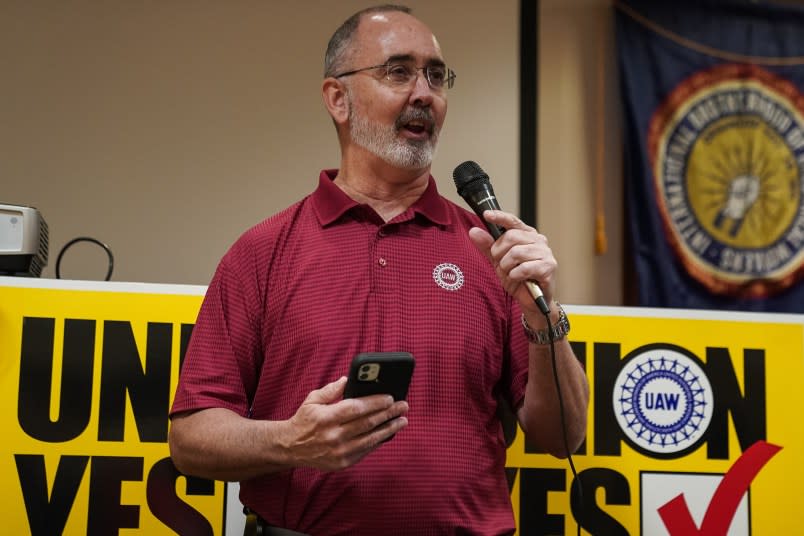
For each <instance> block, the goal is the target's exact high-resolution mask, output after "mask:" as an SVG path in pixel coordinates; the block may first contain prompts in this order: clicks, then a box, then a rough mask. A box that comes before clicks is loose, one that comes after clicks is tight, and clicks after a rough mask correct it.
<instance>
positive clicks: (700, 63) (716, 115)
mask: <svg viewBox="0 0 804 536" xmlns="http://www.w3.org/2000/svg"><path fill="white" fill-rule="evenodd" d="M615 5H616V8H617V18H616V24H617V49H618V58H619V66H620V71H621V77H622V93H623V108H624V133H625V161H624V162H625V174H626V179H625V184H626V191H627V194H626V195H627V197H626V199H627V205H628V211H629V212H628V229H629V233H630V237H631V241H632V246H633V253H634V262H635V271H636V275H637V279H638V281H637V287H638V293H639V304H640V305H645V306H653V307H685V308H704V309H735V310H756V311H763V310H764V311H780V312H799V313H804V282H802V275H804V198H803V197H804V196H802V188H803V187H804V8H803V7H800V6H789V5H788V6H781V5H771V4H766V3H763V2H753V1H752V2H748V1H738V0H718V1H711V0H710V1H705V0H695V1H692V0H677V1H675V2H655V1H651V0H622V1H619V2H617V3H616V4H615Z"/></svg>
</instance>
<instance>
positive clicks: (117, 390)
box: [14, 317, 215, 536]
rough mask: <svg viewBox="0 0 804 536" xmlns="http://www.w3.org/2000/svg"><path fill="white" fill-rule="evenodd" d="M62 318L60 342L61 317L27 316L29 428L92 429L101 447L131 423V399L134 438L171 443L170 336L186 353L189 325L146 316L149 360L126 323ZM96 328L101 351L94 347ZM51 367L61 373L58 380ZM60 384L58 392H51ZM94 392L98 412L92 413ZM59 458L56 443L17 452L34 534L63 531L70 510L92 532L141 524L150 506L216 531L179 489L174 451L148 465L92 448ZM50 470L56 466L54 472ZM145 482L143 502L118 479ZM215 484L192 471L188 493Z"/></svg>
mask: <svg viewBox="0 0 804 536" xmlns="http://www.w3.org/2000/svg"><path fill="white" fill-rule="evenodd" d="M59 324H60V325H59V326H58V328H59V329H58V332H59V333H60V334H61V340H60V341H57V340H56V332H57V329H56V328H57V321H56V319H54V318H32V317H26V318H24V320H23V331H22V344H21V354H20V374H19V393H18V405H17V407H18V412H17V419H18V422H19V426H20V427H21V429H22V430H23V431H24V432H25V434H27V436H29V437H30V438H32V439H34V440H37V441H41V442H42V443H43V444H58V445H64V444H69V442H71V441H74V440H76V439H77V438H80V437H89V438H90V443H92V440H95V442H96V444H97V445H111V444H122V443H123V442H124V438H125V430H126V426H127V425H131V424H132V423H130V422H129V423H127V422H126V421H127V417H126V415H127V413H126V411H127V410H126V407H127V403H126V401H127V399H128V401H129V402H130V407H131V412H132V415H133V420H134V422H133V424H134V425H135V427H136V434H137V438H138V441H139V442H140V443H146V444H147V443H153V444H165V443H166V442H167V431H168V410H169V399H170V395H171V391H170V390H171V362H172V361H173V351H172V349H173V341H174V337H175V338H178V339H179V348H180V355H181V356H184V351H185V349H186V346H187V342H188V340H189V336H190V332H191V329H192V326H191V325H186V324H185V325H180V326H179V325H178V324H177V325H173V324H169V323H156V322H153V323H148V324H147V328H146V330H147V344H146V350H145V359H144V361H143V360H141V357H140V351H139V350H138V346H137V344H136V342H135V337H134V331H133V329H132V325H131V323H129V322H124V321H110V320H108V321H103V322H96V321H95V320H84V319H66V320H63V321H59ZM99 324H101V326H99ZM101 328H102V329H101ZM99 334H101V335H102V341H101V344H100V348H101V351H100V355H96V337H97V336H98V335H99ZM57 343H58V344H57ZM57 346H58V347H61V348H62V352H61V353H62V357H61V360H60V362H59V360H58V359H57V358H56V357H55V356H54V348H55V347H57ZM143 363H144V366H143ZM98 368H99V369H100V370H99V371H96V369H98ZM55 370H59V371H60V374H59V375H55V376H56V377H55V378H54V371H55ZM96 372H99V374H97V373H96ZM96 378H99V381H98V382H96ZM54 382H57V389H56V392H58V393H59V394H58V399H57V400H53V399H52V398H53V396H52V393H53V392H54V389H53V387H54V386H53V383H54ZM95 397H98V399H97V400H98V404H97V414H96V415H93V400H95ZM51 406H55V407H56V408H57V409H56V414H57V417H56V418H52V417H51ZM90 423H97V426H96V428H95V429H90V428H89V427H90ZM128 451H129V452H132V451H133V452H136V451H137V449H136V448H129V449H128ZM48 458H49V459H48ZM53 458H54V456H53V454H52V450H51V453H50V454H47V455H46V454H38V453H33V452H29V451H26V452H18V453H16V454H15V455H14V459H15V464H16V468H17V474H18V477H19V486H20V489H21V493H22V496H23V498H24V502H25V510H26V513H27V516H28V524H29V526H30V531H31V535H32V536H54V535H58V534H62V532H63V531H64V529H65V526H66V525H67V523H68V520H69V519H70V518H71V517H72V518H73V519H75V518H82V519H85V520H86V534H87V535H90V536H95V535H97V536H101V535H109V534H118V530H119V529H126V528H138V527H140V517H141V512H140V509H141V508H144V507H147V508H148V509H149V510H150V512H151V514H153V516H155V517H156V518H157V519H158V520H159V521H161V522H162V523H163V524H164V526H165V527H167V528H169V529H172V531H175V532H176V533H178V534H193V535H195V534H199V535H212V534H213V530H212V527H211V525H210V523H209V521H208V520H207V519H206V518H205V517H204V516H203V515H202V514H201V513H200V512H198V511H196V510H195V509H194V508H193V507H192V506H190V505H189V504H187V502H185V501H183V500H182V499H181V498H180V497H179V495H178V494H177V492H176V490H177V480H178V479H179V477H180V474H179V473H178V471H177V470H176V468H175V467H174V466H173V463H172V462H171V460H170V458H169V457H163V458H161V459H159V460H156V461H154V462H153V463H152V464H151V465H150V467H146V466H145V458H144V457H142V456H129V455H125V456H109V455H100V454H96V453H94V452H91V451H87V452H85V453H82V454H64V455H59V456H55V458H56V459H53ZM48 468H51V470H54V473H51V474H50V475H48ZM53 468H55V469H53ZM139 481H144V482H145V483H146V496H145V500H146V504H143V505H139V504H126V502H125V501H124V500H123V497H122V496H121V486H122V485H123V483H125V482H139ZM49 482H52V485H49V484H48V483H49ZM86 485H88V487H89V494H88V506H87V507H86V511H80V512H76V511H75V510H76V496H77V494H78V491H79V488H80V487H82V486H86ZM214 492H215V487H214V483H213V482H211V481H208V480H202V479H196V478H187V479H186V492H185V493H186V495H188V496H211V495H213V494H214Z"/></svg>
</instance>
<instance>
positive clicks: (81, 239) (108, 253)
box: [56, 236, 114, 281]
mask: <svg viewBox="0 0 804 536" xmlns="http://www.w3.org/2000/svg"><path fill="white" fill-rule="evenodd" d="M77 242H92V243H93V244H97V245H98V246H100V247H102V248H103V250H104V251H105V252H106V256H107V257H109V269H108V270H107V271H106V279H104V281H108V280H109V279H111V277H112V271H113V270H114V255H112V250H111V249H109V246H107V245H106V244H104V243H103V242H101V241H100V240H98V239H97V238H92V237H91V236H79V237H78V238H73V239H72V240H70V241H69V242H67V243H66V244H64V246H62V248H61V251H59V256H58V257H56V279H61V270H60V268H59V267H60V266H61V258H62V256H63V255H64V252H66V251H67V249H68V248H69V247H70V246H72V245H73V244H75V243H77Z"/></svg>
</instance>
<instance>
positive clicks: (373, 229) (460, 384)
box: [170, 6, 588, 536]
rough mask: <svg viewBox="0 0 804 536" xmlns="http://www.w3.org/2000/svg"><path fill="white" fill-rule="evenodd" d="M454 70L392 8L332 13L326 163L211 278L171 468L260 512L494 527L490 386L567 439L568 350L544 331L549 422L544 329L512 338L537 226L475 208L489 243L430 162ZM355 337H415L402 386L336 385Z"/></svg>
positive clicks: (574, 391) (548, 271) (526, 302)
mask: <svg viewBox="0 0 804 536" xmlns="http://www.w3.org/2000/svg"><path fill="white" fill-rule="evenodd" d="M453 79H454V75H453V74H452V71H450V70H449V69H447V68H446V66H445V63H444V59H443V56H442V53H441V49H440V47H439V45H438V42H437V41H436V39H435V37H434V36H433V34H432V32H431V31H430V30H429V29H428V28H427V26H425V25H424V24H423V23H422V22H421V21H419V20H418V19H416V18H414V17H413V16H412V15H411V14H410V12H409V10H408V9H407V8H404V7H400V6H381V7H376V8H370V9H367V10H363V11H361V12H359V13H357V14H355V15H354V16H353V17H351V18H350V19H348V20H347V21H346V22H345V23H344V24H343V25H342V26H341V28H339V29H338V31H336V33H335V34H334V35H333V37H332V39H331V41H330V44H329V47H328V50H327V54H326V60H325V79H324V82H323V88H322V94H323V100H324V104H325V105H326V107H327V110H328V111H329V113H330V115H331V117H332V120H333V122H334V123H335V127H336V130H337V133H338V139H339V142H340V145H341V154H342V158H341V165H340V168H339V169H338V170H329V171H324V172H322V173H321V177H320V179H319V186H318V189H317V190H316V191H315V192H314V193H313V194H311V195H310V196H308V197H306V198H304V199H303V200H301V201H300V202H298V203H296V204H295V205H293V206H291V207H289V208H288V209H286V210H284V211H282V212H280V213H279V214H276V215H274V216H273V217H271V218H269V219H267V220H265V221H264V222H262V223H260V224H259V225H257V226H256V227H254V228H252V229H251V230H249V231H248V232H246V233H245V234H244V235H243V236H242V237H241V238H240V239H239V240H238V241H237V242H236V243H235V244H234V245H233V247H232V248H231V249H230V251H229V252H228V253H227V254H226V256H225V257H224V258H223V259H222V260H221V263H220V265H219V267H218V270H217V272H216V274H215V277H214V278H213V280H212V282H211V283H210V286H209V289H208V291H207V295H206V298H205V300H204V304H203V306H202V308H201V311H200V313H199V318H198V321H197V323H196V326H195V329H194V332H193V337H192V341H191V344H190V347H189V349H188V352H187V356H186V359H185V362H184V365H183V369H182V374H181V378H180V382H179V387H178V390H177V394H176V398H175V402H174V406H173V409H172V414H171V416H172V427H171V432H170V448H171V455H172V457H173V460H174V463H175V464H176V466H177V467H178V468H179V469H180V470H181V471H182V472H184V473H186V474H192V475H198V476H203V477H207V478H215V479H220V480H232V481H240V482H241V500H242V501H243V503H244V504H246V505H247V507H248V508H250V509H251V510H252V511H254V512H256V513H257V514H259V515H260V516H261V518H263V519H264V520H265V522H266V523H267V524H268V525H271V526H275V527H284V528H287V529H293V530H296V531H301V532H304V533H308V534H315V535H326V536H331V535H339V534H343V535H346V534H348V535H372V536H376V535H383V536H389V535H394V534H399V535H402V534H404V535H411V534H415V535H423V534H483V535H492V534H494V535H496V534H512V533H513V531H514V528H515V527H514V518H513V513H512V509H511V504H510V499H509V496H508V489H507V485H506V480H505V474H504V465H505V442H504V438H503V433H502V428H501V425H500V421H499V418H498V417H497V406H498V403H497V400H498V396H502V397H504V398H505V399H507V401H508V402H509V404H510V405H511V407H513V408H515V412H516V416H517V419H518V420H519V423H520V425H521V427H522V428H523V430H524V431H525V433H526V434H527V436H528V439H529V440H530V441H531V442H532V443H533V444H534V445H538V446H539V447H541V448H543V449H544V450H545V451H547V452H550V453H552V454H554V455H556V456H566V455H567V454H568V452H567V448H568V449H569V450H570V451H573V450H575V449H576V448H577V447H578V445H579V444H580V442H581V441H582V440H583V437H584V434H585V428H586V409H587V404H588V387H587V383H586V378H585V375H584V372H583V370H582V368H581V366H580V365H579V363H578V361H577V360H576V359H575V356H574V355H573V353H572V349H571V347H570V345H569V343H568V342H567V339H566V337H564V336H563V334H562V335H560V339H559V340H557V341H556V342H555V348H556V353H557V356H556V357H557V361H556V362H557V370H558V375H559V377H560V381H561V384H560V385H561V393H562V395H563V407H564V413H565V417H566V419H565V422H566V430H563V429H562V420H561V418H560V413H559V401H558V398H557V396H556V386H555V384H554V380H553V369H552V365H551V359H550V349H549V345H545V344H537V343H529V342H528V339H527V338H526V333H525V329H523V323H522V320H521V318H524V320H525V322H526V323H527V324H526V326H527V327H526V329H527V330H528V331H530V332H533V331H538V330H544V329H545V328H546V326H547V322H546V318H545V317H544V316H543V314H542V313H541V312H540V311H539V309H538V308H537V307H536V305H535V304H534V301H533V299H532V298H531V296H530V294H529V293H528V291H527V289H526V287H525V285H524V282H525V281H529V280H530V281H536V282H538V283H539V285H540V286H541V288H542V289H543V291H544V296H545V298H546V300H547V303H549V304H550V308H551V313H550V315H551V320H552V323H554V324H555V323H557V322H558V321H559V315H560V314H561V309H560V306H559V305H558V304H557V303H555V302H554V301H553V291H554V286H555V285H554V280H555V270H556V261H555V259H554V257H553V255H552V252H551V251H550V249H549V247H548V245H547V240H546V238H545V237H544V236H543V235H541V234H539V233H538V232H537V231H536V230H535V229H533V228H532V227H529V226H527V225H525V224H524V223H523V222H521V221H520V220H519V219H517V218H516V217H515V216H513V215H511V214H508V213H504V212H501V211H490V212H487V213H486V214H485V217H486V219H487V220H488V221H489V222H492V223H495V224H498V225H501V226H502V227H504V228H506V229H508V231H507V232H506V233H505V234H504V235H503V236H502V237H500V238H499V239H498V240H496V241H494V240H493V239H492V237H491V235H489V234H488V233H487V232H486V231H485V230H484V229H482V228H480V225H481V223H480V222H479V220H478V219H477V217H476V216H474V215H473V214H471V213H470V212H468V211H467V210H465V209H463V208H461V207H458V206H457V205H455V204H454V203H451V202H449V201H448V200H446V199H445V198H442V197H441V196H439V194H438V192H437V190H436V185H435V181H434V180H433V179H432V177H431V176H430V165H431V161H432V157H433V153H434V151H435V147H436V143H437V140H438V133H439V131H440V129H441V126H442V124H443V122H444V118H445V115H446V111H447V90H448V87H449V86H451V85H452V81H453ZM445 271H449V273H450V274H451V277H449V278H445V277H444V273H445ZM521 315H523V316H521ZM366 351H407V352H410V353H412V354H413V356H414V357H415V359H416V367H415V372H414V375H413V379H412V381H411V385H410V390H409V393H408V397H407V401H396V402H394V401H393V400H392V399H391V397H390V396H384V395H375V396H369V397H363V398H354V399H346V400H344V399H343V391H344V386H345V382H346V380H345V378H344V374H345V373H346V371H347V370H348V367H349V363H350V361H351V359H352V357H353V356H354V355H356V354H358V353H360V352H366ZM565 432H566V439H567V443H566V444H565V441H564V433H565ZM392 437H393V439H392V440H391V441H387V440H388V439H389V438H392ZM269 534H270V532H269Z"/></svg>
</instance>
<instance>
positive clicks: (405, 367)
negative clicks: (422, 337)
mask: <svg viewBox="0 0 804 536" xmlns="http://www.w3.org/2000/svg"><path fill="white" fill-rule="evenodd" d="M415 364H416V362H415V360H414V359H413V355H412V354H410V353H409V352H366V353H362V354H358V355H356V356H355V357H354V359H352V365H351V366H350V367H349V377H348V380H347V381H346V389H345V390H344V393H343V397H344V398H356V397H359V396H368V395H376V394H390V395H391V396H393V397H394V400H404V399H405V397H406V396H407V395H408V386H409V385H410V379H411V377H412V376H413V367H414V366H415Z"/></svg>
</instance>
